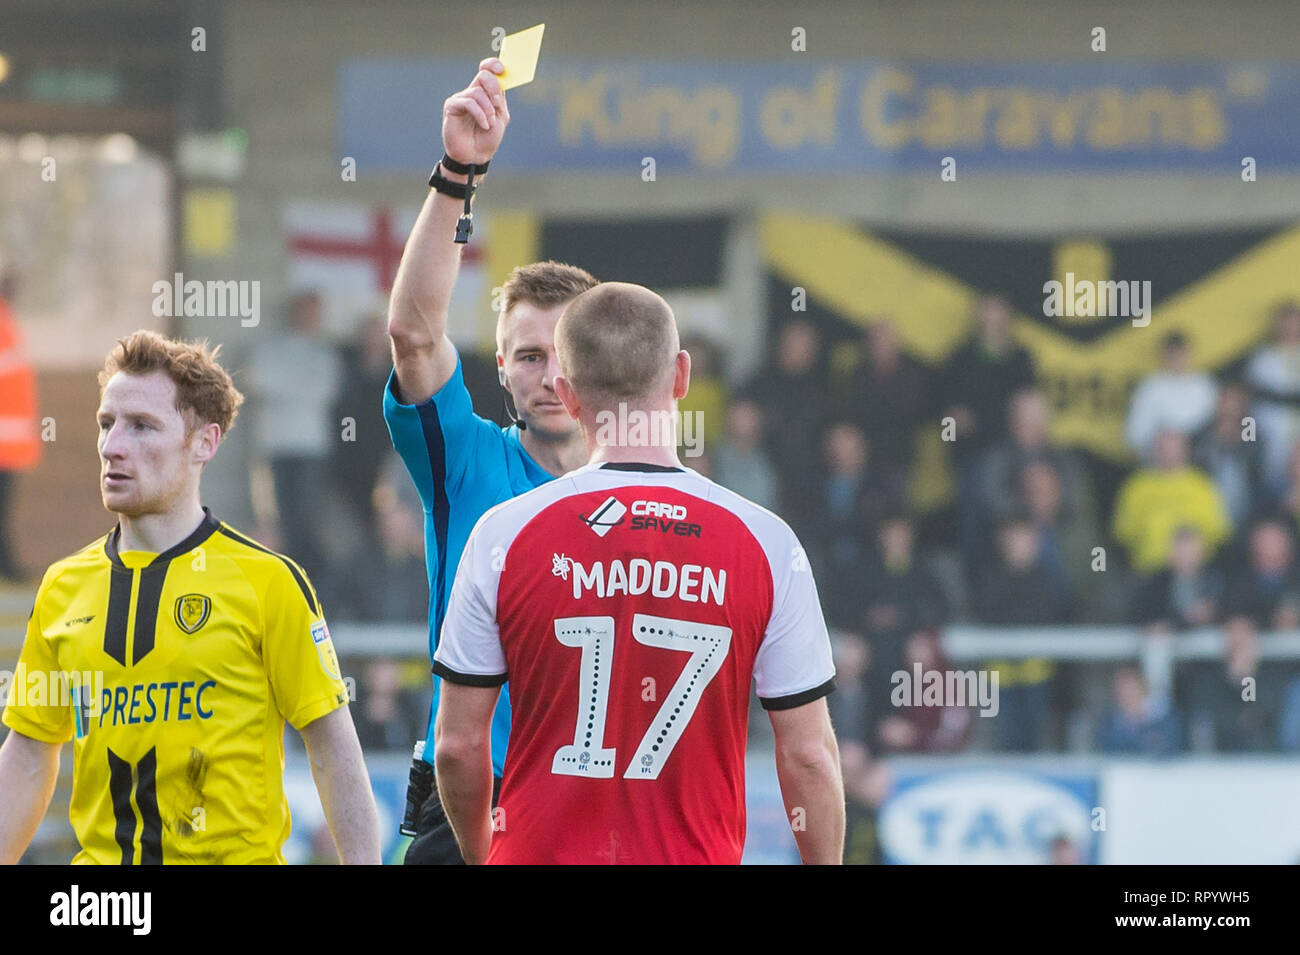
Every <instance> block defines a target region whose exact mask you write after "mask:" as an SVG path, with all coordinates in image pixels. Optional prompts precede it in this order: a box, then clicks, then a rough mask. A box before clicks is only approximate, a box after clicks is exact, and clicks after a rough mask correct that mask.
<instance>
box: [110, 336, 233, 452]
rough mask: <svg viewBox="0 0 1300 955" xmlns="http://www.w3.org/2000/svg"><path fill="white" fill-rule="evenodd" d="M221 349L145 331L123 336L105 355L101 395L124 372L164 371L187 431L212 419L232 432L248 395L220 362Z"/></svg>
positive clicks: (139, 373)
mask: <svg viewBox="0 0 1300 955" xmlns="http://www.w3.org/2000/svg"><path fill="white" fill-rule="evenodd" d="M220 352H221V346H220V345H217V346H216V347H215V348H209V347H208V342H207V340H206V339H204V340H202V341H196V342H183V341H179V340H177V339H174V338H167V337H166V336H163V335H160V334H158V333H157V332H151V331H147V330H145V329H141V330H140V331H137V332H133V333H131V334H130V335H128V336H127V337H126V338H121V339H118V342H117V345H116V346H114V348H113V349H112V351H110V352H109V353H108V356H107V357H106V358H105V359H104V367H103V369H101V370H100V372H99V393H100V396H101V397H102V396H103V394H104V386H106V385H107V384H108V381H109V379H110V378H112V377H113V375H115V374H117V373H118V372H119V371H121V372H125V373H126V374H128V375H147V374H150V373H151V372H155V371H161V372H164V373H165V374H166V375H167V377H168V378H170V379H171V380H172V382H173V383H174V384H175V385H176V410H177V411H179V412H180V413H181V417H183V418H184V419H185V422H186V430H187V432H188V433H193V432H194V431H195V430H196V429H197V428H198V427H199V426H201V425H203V424H207V423H213V424H216V425H217V426H218V427H220V428H221V433H222V434H223V435H224V434H227V433H229V431H230V429H231V428H233V427H234V426H235V418H236V417H237V416H238V414H239V406H240V405H241V404H243V403H244V396H243V395H242V394H241V393H240V391H239V389H238V388H236V387H235V383H234V382H233V381H232V380H231V378H230V373H229V372H228V371H226V369H224V368H222V367H221V365H220V364H218V363H217V356H218V355H219V354H220Z"/></svg>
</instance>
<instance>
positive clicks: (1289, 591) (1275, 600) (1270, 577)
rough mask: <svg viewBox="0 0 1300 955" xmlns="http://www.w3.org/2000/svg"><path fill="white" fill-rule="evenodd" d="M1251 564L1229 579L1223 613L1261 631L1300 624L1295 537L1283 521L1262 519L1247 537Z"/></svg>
mask: <svg viewBox="0 0 1300 955" xmlns="http://www.w3.org/2000/svg"><path fill="white" fill-rule="evenodd" d="M1247 542H1248V548H1249V562H1248V565H1247V566H1246V567H1244V568H1242V569H1240V570H1238V571H1237V573H1236V574H1235V575H1233V576H1231V577H1230V578H1229V580H1228V588H1227V595H1226V597H1225V598H1224V607H1223V614H1224V617H1225V618H1227V620H1228V621H1229V622H1230V623H1234V622H1235V623H1238V624H1244V625H1246V626H1248V627H1250V628H1253V629H1258V630H1290V629H1292V628H1294V627H1296V626H1297V625H1298V624H1300V574H1297V570H1296V563H1295V539H1294V538H1293V536H1292V534H1291V532H1290V531H1289V530H1288V529H1287V528H1286V526H1285V525H1283V524H1282V522H1281V521H1278V520H1275V519H1270V518H1265V519H1263V520H1261V521H1259V522H1258V523H1257V524H1256V525H1255V526H1254V527H1253V528H1252V529H1251V532H1250V536H1249V538H1248V539H1247Z"/></svg>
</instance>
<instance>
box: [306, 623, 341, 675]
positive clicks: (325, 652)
mask: <svg viewBox="0 0 1300 955" xmlns="http://www.w3.org/2000/svg"><path fill="white" fill-rule="evenodd" d="M311 642H312V643H314V644H316V655H317V656H318V657H320V666H321V669H322V670H324V671H325V675H326V676H328V677H330V678H331V679H333V680H341V679H343V676H342V673H341V671H340V670H339V656H338V654H337V653H335V652H334V641H333V640H331V639H330V628H329V627H328V626H326V624H325V621H324V620H321V621H319V622H317V623H313V624H312V625H311Z"/></svg>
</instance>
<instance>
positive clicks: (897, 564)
mask: <svg viewBox="0 0 1300 955" xmlns="http://www.w3.org/2000/svg"><path fill="white" fill-rule="evenodd" d="M915 546H916V528H915V524H914V523H913V521H912V519H911V517H909V516H908V515H907V514H906V513H904V512H903V511H893V512H891V513H889V514H887V515H886V516H885V517H884V519H883V520H882V521H881V522H880V526H879V530H878V531H877V534H876V547H875V549H874V551H873V553H872V555H871V560H870V563H869V564H868V566H867V572H866V573H865V574H863V576H862V578H861V579H860V580H859V581H857V582H855V583H854V585H853V588H852V594H853V599H854V601H855V602H856V603H857V604H858V606H860V607H861V608H862V609H861V617H860V620H861V626H862V627H863V630H864V632H865V633H866V635H867V637H868V639H869V640H870V641H871V644H872V646H873V647H878V648H879V649H880V650H882V651H884V653H883V658H882V661H881V662H882V663H883V664H884V665H885V666H886V667H887V668H889V670H890V671H891V672H892V671H893V670H896V669H898V667H900V666H901V665H902V662H903V660H902V650H903V647H902V642H903V638H904V637H905V636H906V635H907V634H909V633H911V632H912V631H914V630H917V629H922V628H930V627H940V626H943V625H944V624H945V623H947V622H948V601H947V598H946V597H945V596H944V593H943V589H942V587H941V586H940V585H939V581H938V579H937V578H936V577H935V576H934V575H933V574H932V573H930V572H929V571H928V570H926V568H925V567H924V566H922V564H921V562H920V561H919V560H918V559H917V557H916V553H915ZM891 640H894V641H896V644H897V645H896V647H895V648H894V652H893V653H890V652H889V650H888V649H887V647H886V646H885V645H886V644H888V643H890V642H891Z"/></svg>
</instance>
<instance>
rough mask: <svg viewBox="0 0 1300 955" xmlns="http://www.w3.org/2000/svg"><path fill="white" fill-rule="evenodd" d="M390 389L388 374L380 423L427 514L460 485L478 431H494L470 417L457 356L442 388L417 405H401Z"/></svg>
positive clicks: (394, 376)
mask: <svg viewBox="0 0 1300 955" xmlns="http://www.w3.org/2000/svg"><path fill="white" fill-rule="evenodd" d="M396 386H397V371H396V369H394V370H393V371H392V372H390V373H389V375H388V384H387V385H386V386H385V387H384V422H385V423H386V424H387V425H388V435H389V437H390V438H392V441H393V447H394V448H396V449H397V453H398V454H399V455H400V456H401V458H402V462H403V463H404V464H405V465H406V470H407V471H408V472H409V473H410V475H411V479H412V480H413V481H414V482H415V487H416V490H417V491H419V493H420V500H421V501H422V502H423V503H424V508H425V510H426V511H432V510H433V509H434V507H435V506H436V504H437V503H438V502H439V499H440V498H441V497H442V496H443V495H447V494H451V493H454V492H455V491H456V490H457V489H458V488H459V487H460V486H461V484H462V483H464V481H465V476H466V474H467V473H468V472H469V471H470V470H471V463H472V461H473V460H474V456H475V454H476V453H477V450H478V443H479V441H481V440H482V439H483V437H484V434H483V429H484V428H495V427H496V426H495V425H493V424H492V423H491V422H488V421H485V420H483V419H482V418H480V417H478V416H477V415H476V414H474V404H473V402H472V401H471V399H470V396H469V390H468V389H467V388H466V387H465V377H464V374H463V372H462V371H461V363H460V357H459V356H457V358H456V370H455V371H454V372H453V373H452V376H451V377H450V378H449V379H447V383H446V384H445V385H443V386H442V388H441V389H440V390H439V391H438V392H437V393H436V394H434V396H433V397H432V398H430V399H429V400H428V401H425V402H424V403H423V404H418V405H405V404H402V403H401V402H400V401H398V400H397V395H396V393H395V390H394V389H395V388H396ZM497 430H500V429H497Z"/></svg>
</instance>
